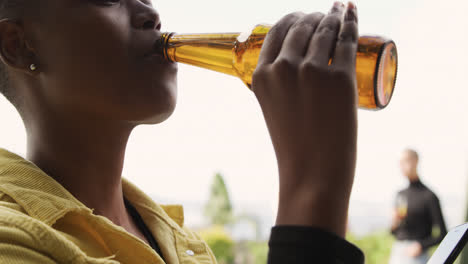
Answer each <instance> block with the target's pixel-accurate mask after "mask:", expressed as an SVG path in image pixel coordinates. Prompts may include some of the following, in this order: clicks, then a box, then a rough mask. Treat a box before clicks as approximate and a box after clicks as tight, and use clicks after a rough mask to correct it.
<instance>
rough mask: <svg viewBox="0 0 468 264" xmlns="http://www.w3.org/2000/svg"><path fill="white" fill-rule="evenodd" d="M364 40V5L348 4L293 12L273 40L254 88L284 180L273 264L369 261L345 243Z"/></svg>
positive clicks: (272, 247)
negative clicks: (360, 14)
mask: <svg viewBox="0 0 468 264" xmlns="http://www.w3.org/2000/svg"><path fill="white" fill-rule="evenodd" d="M357 41H358V29H357V11H356V8H355V6H354V5H353V4H349V5H348V8H347V9H346V10H345V7H344V5H343V4H341V3H335V4H334V6H333V8H332V10H331V11H330V13H329V14H328V15H323V14H319V13H315V14H309V15H305V14H299V13H295V14H291V15H288V16H286V17H284V18H283V19H282V20H281V21H280V22H279V23H278V24H276V25H275V26H274V27H273V28H272V30H271V31H270V32H269V34H268V35H267V38H266V39H265V43H264V46H263V49H262V52H261V55H260V59H259V64H258V67H257V69H256V71H255V73H254V77H253V90H254V92H255V94H256V96H257V98H258V101H259V102H260V105H261V107H262V110H263V114H264V117H265V120H266V123H267V126H268V129H269V132H270V136H271V139H272V142H273V146H274V148H275V152H276V157H277V161H278V168H279V175H280V201H279V209H278V216H277V221H276V224H277V226H276V227H274V228H273V230H272V234H271V238H270V242H269V246H270V252H269V258H268V263H269V264H277V263H278V264H279V263H281V264H284V263H289V264H302V263H304V264H305V263H356V264H362V263H364V257H363V254H362V252H361V251H360V250H359V249H357V248H355V247H354V246H352V245H351V244H349V243H347V242H346V241H345V240H344V239H343V237H344V235H345V230H346V222H347V215H348V206H349V196H350V193H351V188H352V184H353V178H354V171H355V163H356V137H357V89H356V88H357V87H356V69H355V66H356V52H357ZM330 62H331V63H330Z"/></svg>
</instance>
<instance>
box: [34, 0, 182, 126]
mask: <svg viewBox="0 0 468 264" xmlns="http://www.w3.org/2000/svg"><path fill="white" fill-rule="evenodd" d="M41 1H44V4H41V5H40V7H39V9H38V10H37V11H38V14H37V17H38V21H39V22H38V23H31V27H30V28H31V32H30V33H31V35H32V36H33V38H32V40H31V43H32V46H33V49H34V51H35V54H36V56H37V61H38V63H37V64H38V70H39V71H40V72H41V74H40V75H38V79H39V81H40V83H41V88H42V96H43V98H44V101H45V104H46V106H47V107H50V108H51V109H52V111H57V112H60V113H61V114H65V115H68V114H70V115H76V114H79V115H84V116H90V117H93V118H98V119H101V118H102V119H111V120H124V121H128V122H131V123H134V124H141V123H159V122H162V121H164V120H165V119H167V118H168V117H169V116H170V115H171V113H172V112H173V110H174V107H175V104H176V98H177V80H176V77H177V66H176V64H174V63H170V62H166V61H165V60H164V59H163V58H162V57H161V56H159V55H155V54H154V53H153V50H154V49H153V45H154V43H155V41H156V40H157V39H158V38H159V36H160V31H159V30H160V27H161V23H160V19H159V15H158V13H157V12H156V11H155V9H154V8H153V7H152V5H151V1H150V0H41Z"/></svg>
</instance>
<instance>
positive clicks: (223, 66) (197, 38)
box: [160, 33, 240, 76]
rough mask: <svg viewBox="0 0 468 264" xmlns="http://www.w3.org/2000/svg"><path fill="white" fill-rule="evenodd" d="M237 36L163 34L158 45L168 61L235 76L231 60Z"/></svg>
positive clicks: (225, 34)
mask: <svg viewBox="0 0 468 264" xmlns="http://www.w3.org/2000/svg"><path fill="white" fill-rule="evenodd" d="M239 35H240V33H219V34H175V33H164V34H163V35H162V37H161V41H162V43H160V44H162V45H161V46H162V47H163V50H162V53H163V54H164V57H165V58H166V59H167V60H169V61H172V62H180V63H185V64H190V65H193V66H198V67H201V68H205V69H210V70H213V71H217V72H222V73H226V74H229V75H234V76H237V72H236V70H235V68H234V65H233V62H234V61H233V60H234V51H235V47H236V44H237V43H238V42H237V38H238V36H239Z"/></svg>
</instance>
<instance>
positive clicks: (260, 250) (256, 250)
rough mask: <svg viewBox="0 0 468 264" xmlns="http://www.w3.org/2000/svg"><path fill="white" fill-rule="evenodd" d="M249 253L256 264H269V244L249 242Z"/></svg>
mask: <svg viewBox="0 0 468 264" xmlns="http://www.w3.org/2000/svg"><path fill="white" fill-rule="evenodd" d="M248 248H249V252H250V254H252V257H253V263H254V264H265V263H267V257H268V243H267V242H249V244H248Z"/></svg>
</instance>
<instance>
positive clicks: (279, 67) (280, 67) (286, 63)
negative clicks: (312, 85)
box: [273, 57, 297, 73]
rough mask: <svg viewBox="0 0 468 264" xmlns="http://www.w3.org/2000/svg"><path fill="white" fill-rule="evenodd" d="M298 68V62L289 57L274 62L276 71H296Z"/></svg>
mask: <svg viewBox="0 0 468 264" xmlns="http://www.w3.org/2000/svg"><path fill="white" fill-rule="evenodd" d="M296 68H297V66H296V63H294V62H293V61H291V60H290V59H288V58H285V57H284V58H279V59H278V60H277V61H275V63H274V64H273V69H274V71H275V73H290V72H292V71H295V70H296Z"/></svg>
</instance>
